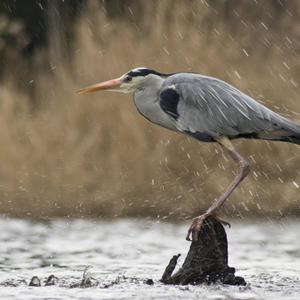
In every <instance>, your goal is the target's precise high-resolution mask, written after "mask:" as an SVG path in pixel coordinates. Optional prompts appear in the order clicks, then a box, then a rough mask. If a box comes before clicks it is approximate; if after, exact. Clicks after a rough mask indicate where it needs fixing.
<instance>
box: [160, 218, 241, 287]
mask: <svg viewBox="0 0 300 300" xmlns="http://www.w3.org/2000/svg"><path fill="white" fill-rule="evenodd" d="M179 256H180V254H178V255H175V256H173V258H172V259H171V260H170V262H169V264H168V266H167V268H166V270H165V272H164V274H163V276H162V279H161V282H163V283H165V284H177V285H186V284H193V285H199V284H203V283H206V284H212V283H217V282H220V283H223V284H229V285H246V281H245V280H244V278H242V277H240V276H235V275H234V274H235V269H234V268H231V267H229V266H228V244H227V236H226V232H225V229H224V227H223V225H222V224H221V223H220V222H219V221H217V220H216V219H214V218H213V217H208V218H207V219H206V220H205V221H204V223H203V225H202V226H201V230H200V232H199V239H198V240H197V241H193V242H192V243H191V246H190V250H189V252H188V254H187V256H186V258H185V261H184V263H183V265H182V267H181V268H180V269H179V270H178V271H177V272H176V273H175V274H174V275H172V273H173V271H174V269H175V267H176V264H177V260H178V258H179Z"/></svg>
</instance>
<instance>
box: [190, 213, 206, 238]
mask: <svg viewBox="0 0 300 300" xmlns="http://www.w3.org/2000/svg"><path fill="white" fill-rule="evenodd" d="M208 216H210V214H208V213H204V214H203V215H201V216H198V217H196V218H194V219H193V221H192V224H191V226H190V227H189V229H188V233H187V236H186V238H185V239H186V240H187V241H197V240H198V238H199V237H198V235H199V231H200V228H201V226H202V224H203V222H204V220H205V219H206V218H207V217H208ZM191 237H192V238H191Z"/></svg>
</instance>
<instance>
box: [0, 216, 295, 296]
mask: <svg viewBox="0 0 300 300" xmlns="http://www.w3.org/2000/svg"><path fill="white" fill-rule="evenodd" d="M0 225H1V234H0V298H1V299H128V298H130V299H142V298H143V299H199V298H203V299H282V298H285V299H297V300H298V299H300V220H298V221H297V220H293V221H292V220H285V221H281V222H277V221H276V222H275V221H274V222H271V221H268V222H267V221H266V222H255V223H251V222H250V221H239V222H233V223H232V228H231V229H227V234H228V240H229V265H230V266H232V267H235V268H236V269H237V272H236V275H240V276H243V277H244V278H245V280H246V281H247V282H248V285H247V286H246V287H234V286H225V285H212V286H198V287H196V286H181V287H180V286H164V285H162V284H161V283H159V282H158V280H159V279H160V277H161V275H162V273H163V271H164V269H165V267H166V265H167V263H168V261H169V259H170V258H171V257H172V256H173V255H174V254H177V253H182V254H183V255H185V254H186V252H187V251H188V247H189V243H188V242H186V241H185V240H184V236H185V233H186V229H187V225H188V224H179V225H176V224H166V223H157V222H155V221H149V220H117V221H111V222H108V221H95V220H72V221H67V220H52V221H49V222H32V221H28V220H19V219H18V220H16V219H6V218H2V219H0ZM182 261H183V258H182V259H181V260H180V263H182ZM87 266H91V268H90V269H89V270H88V271H87V275H88V276H91V278H92V279H91V282H92V287H87V288H80V287H76V286H78V284H80V282H81V280H82V276H83V271H84V270H85V268H86V267H87ZM51 274H54V275H55V276H56V277H57V278H58V281H57V284H56V285H55V286H47V287H44V286H42V287H29V286H28V284H29V282H30V279H31V277H32V276H38V277H39V278H40V279H41V281H42V285H43V284H44V280H45V279H46V278H47V277H48V276H49V275H51ZM149 278H152V279H153V280H154V285H147V284H145V280H146V279H149Z"/></svg>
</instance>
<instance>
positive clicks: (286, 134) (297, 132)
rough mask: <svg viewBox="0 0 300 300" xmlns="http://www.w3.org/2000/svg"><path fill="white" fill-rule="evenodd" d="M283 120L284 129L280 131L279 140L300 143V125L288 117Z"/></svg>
mask: <svg viewBox="0 0 300 300" xmlns="http://www.w3.org/2000/svg"><path fill="white" fill-rule="evenodd" d="M283 120H284V122H283V123H282V130H279V131H278V135H279V140H280V141H283V142H287V143H292V144H297V145H300V125H299V124H297V123H295V122H293V121H290V120H288V119H286V118H283ZM275 133H276V131H275Z"/></svg>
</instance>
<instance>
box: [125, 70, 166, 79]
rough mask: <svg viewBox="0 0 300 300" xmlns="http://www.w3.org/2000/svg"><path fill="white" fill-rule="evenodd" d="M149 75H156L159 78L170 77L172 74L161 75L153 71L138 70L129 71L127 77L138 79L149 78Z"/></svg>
mask: <svg viewBox="0 0 300 300" xmlns="http://www.w3.org/2000/svg"><path fill="white" fill-rule="evenodd" d="M149 74H154V75H158V76H169V75H171V74H164V73H159V72H157V71H154V70H151V69H138V70H135V71H129V72H128V73H127V75H129V76H131V77H137V76H147V75H149Z"/></svg>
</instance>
